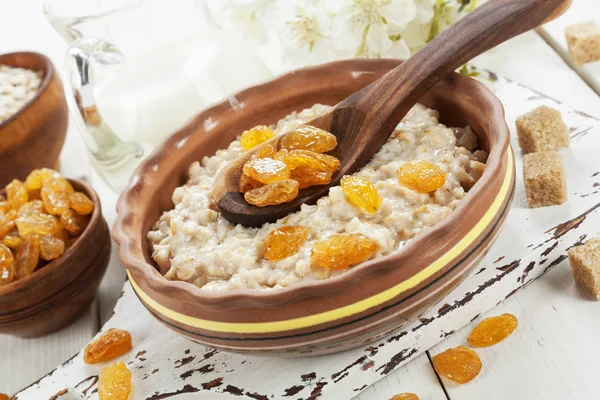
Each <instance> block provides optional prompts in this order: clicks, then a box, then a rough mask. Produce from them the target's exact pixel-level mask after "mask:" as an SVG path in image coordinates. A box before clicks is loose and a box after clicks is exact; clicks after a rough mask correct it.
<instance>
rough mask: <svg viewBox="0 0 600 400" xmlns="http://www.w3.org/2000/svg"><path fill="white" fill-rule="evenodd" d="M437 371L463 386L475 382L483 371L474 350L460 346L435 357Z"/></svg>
mask: <svg viewBox="0 0 600 400" xmlns="http://www.w3.org/2000/svg"><path fill="white" fill-rule="evenodd" d="M432 361H433V368H434V369H435V371H436V372H437V373H438V374H440V375H441V376H444V377H446V378H448V379H450V380H453V381H454V382H457V383H460V384H463V383H467V382H469V381H471V380H473V379H474V378H475V377H476V376H477V375H478V374H479V371H481V360H480V359H479V356H478V355H477V353H475V352H474V351H473V350H471V349H469V348H467V347H465V346H459V347H454V348H452V349H448V350H446V351H444V352H443V353H440V354H438V355H436V356H434V357H433V359H432Z"/></svg>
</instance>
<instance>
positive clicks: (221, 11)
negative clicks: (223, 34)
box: [207, 0, 276, 43]
mask: <svg viewBox="0 0 600 400" xmlns="http://www.w3.org/2000/svg"><path fill="white" fill-rule="evenodd" d="M275 3H276V0H225V1H224V0H208V3H207V5H208V6H209V9H210V10H211V13H212V15H213V16H214V17H215V18H216V19H217V21H218V22H219V24H220V25H221V26H223V28H224V29H232V28H237V29H240V30H241V31H242V32H243V33H244V34H246V35H247V36H248V37H250V38H252V39H254V40H256V41H257V42H259V43H265V42H266V41H267V40H268V33H267V26H266V25H265V23H264V21H266V20H267V21H268V20H270V19H271V18H272V16H271V15H270V12H271V11H272V7H273V6H275Z"/></svg>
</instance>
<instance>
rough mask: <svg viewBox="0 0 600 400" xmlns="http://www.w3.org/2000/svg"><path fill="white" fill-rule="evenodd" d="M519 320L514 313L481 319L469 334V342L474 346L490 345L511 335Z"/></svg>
mask: <svg viewBox="0 0 600 400" xmlns="http://www.w3.org/2000/svg"><path fill="white" fill-rule="evenodd" d="M517 325H519V322H518V321H517V318H516V317H515V316H514V315H512V314H502V315H499V316H497V317H490V318H486V319H484V320H483V321H481V322H480V323H479V324H478V325H477V326H476V327H475V328H474V329H473V331H471V334H470V335H469V339H468V341H469V344H470V345H471V346H474V347H488V346H493V345H495V344H496V343H499V342H501V341H502V340H504V339H506V338H507V337H509V336H510V335H511V334H512V333H513V332H514V330H515V329H517Z"/></svg>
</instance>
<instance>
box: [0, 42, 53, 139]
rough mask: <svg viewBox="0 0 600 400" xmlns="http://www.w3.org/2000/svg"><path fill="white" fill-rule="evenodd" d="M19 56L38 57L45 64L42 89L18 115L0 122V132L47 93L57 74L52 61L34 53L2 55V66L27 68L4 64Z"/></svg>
mask: <svg viewBox="0 0 600 400" xmlns="http://www.w3.org/2000/svg"><path fill="white" fill-rule="evenodd" d="M17 54H20V55H24V56H32V57H36V58H38V59H40V60H41V61H42V62H43V63H44V69H43V70H42V71H41V72H42V74H43V77H42V83H41V84H40V87H39V88H38V90H37V92H36V93H35V96H33V97H32V98H31V99H30V100H29V101H28V102H27V103H25V104H24V105H23V107H21V108H20V109H19V110H18V111H17V112H16V113H14V114H13V115H11V116H10V117H8V118H7V119H6V120H4V121H3V122H0V130H1V129H2V128H4V127H5V126H6V125H8V124H10V123H11V122H12V121H14V120H16V119H17V118H18V117H19V116H20V115H21V114H23V113H24V112H25V110H27V108H29V106H30V105H31V104H32V103H33V102H35V101H36V100H37V99H38V98H39V97H40V96H41V95H42V94H43V93H44V92H45V91H46V89H47V88H48V85H49V84H50V82H51V81H52V79H54V75H55V73H56V72H55V71H54V66H53V65H52V62H51V61H50V59H49V58H48V57H46V56H45V55H43V54H40V53H36V52H32V51H22V52H15V53H6V54H2V55H0V65H8V66H9V67H13V68H26V67H23V66H21V65H15V64H4V61H3V59H4V58H8V57H11V56H14V55H17Z"/></svg>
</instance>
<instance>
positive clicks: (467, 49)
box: [343, 0, 571, 141]
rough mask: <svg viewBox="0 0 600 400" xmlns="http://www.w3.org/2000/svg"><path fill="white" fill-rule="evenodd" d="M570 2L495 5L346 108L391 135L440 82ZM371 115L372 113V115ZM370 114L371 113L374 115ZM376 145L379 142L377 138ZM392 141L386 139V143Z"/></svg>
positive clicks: (501, 0)
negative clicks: (360, 114) (416, 104)
mask: <svg viewBox="0 0 600 400" xmlns="http://www.w3.org/2000/svg"><path fill="white" fill-rule="evenodd" d="M570 4H571V0H490V1H488V2H487V3H486V4H484V5H482V6H480V7H478V8H476V9H475V10H474V11H472V12H470V13H469V14H468V15H467V16H465V17H464V18H462V19H461V20H460V21H458V22H457V23H455V24H454V25H452V26H451V27H450V28H448V29H447V30H445V31H444V32H443V33H441V34H440V35H438V36H437V37H436V38H435V39H433V40H432V41H431V42H430V43H429V44H427V45H426V46H425V47H423V48H422V49H421V50H420V51H419V52H418V53H416V54H415V55H414V56H413V57H412V58H410V59H409V60H408V61H406V62H404V63H403V64H402V65H400V66H399V67H397V68H395V69H393V70H392V71H390V72H389V73H388V74H386V75H385V76H383V77H382V78H380V79H378V80H377V81H376V82H374V83H373V84H371V85H369V86H367V87H365V88H364V89H363V90H361V91H359V92H357V93H356V94H355V95H353V96H351V97H349V98H347V99H346V100H345V101H344V102H343V103H346V104H344V106H348V107H351V108H354V109H357V110H359V111H362V113H363V115H365V116H366V119H365V120H364V123H367V124H369V125H371V126H380V127H382V129H379V130H378V131H379V132H381V133H385V134H386V135H389V132H391V131H392V130H393V129H394V128H395V127H396V126H397V125H398V123H399V122H400V121H401V119H402V118H403V117H404V115H405V114H406V113H407V112H408V110H409V109H410V108H411V107H412V105H413V104H415V103H417V102H418V101H419V99H420V98H421V97H422V96H423V95H424V94H425V93H427V92H428V91H429V90H430V89H431V88H432V87H433V86H434V85H435V84H436V83H437V82H439V81H440V80H441V79H442V78H443V77H444V76H446V75H447V74H448V73H450V72H451V71H454V70H455V69H456V68H458V67H460V66H461V65H463V64H465V63H466V62H468V61H470V60H471V59H473V58H474V57H476V56H478V55H480V54H481V53H483V52H485V51H487V50H490V49H492V48H493V47H495V46H496V45H498V44H500V43H502V42H505V41H506V40H508V39H511V38H513V37H515V36H517V35H519V34H521V33H524V32H526V31H528V30H530V29H534V28H536V27H537V26H539V25H541V24H543V23H545V22H548V21H550V20H552V19H554V18H556V17H558V16H560V15H561V14H562V13H564V12H565V11H566V10H567V8H568V7H569V5H570ZM370 110H371V111H370ZM369 111H370V112H369ZM373 139H375V141H377V138H373ZM385 139H387V136H386V137H385V138H383V139H382V140H385Z"/></svg>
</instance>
